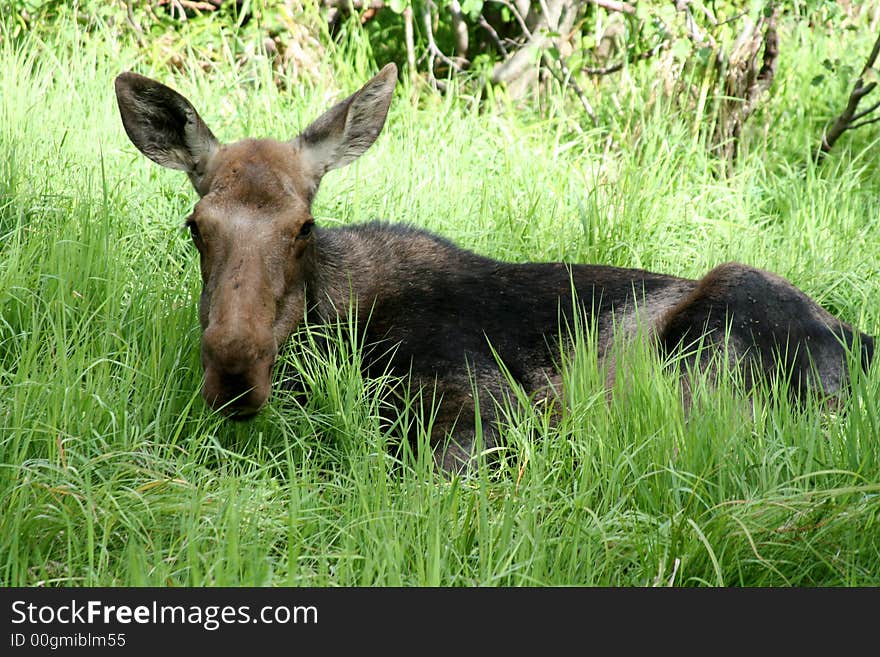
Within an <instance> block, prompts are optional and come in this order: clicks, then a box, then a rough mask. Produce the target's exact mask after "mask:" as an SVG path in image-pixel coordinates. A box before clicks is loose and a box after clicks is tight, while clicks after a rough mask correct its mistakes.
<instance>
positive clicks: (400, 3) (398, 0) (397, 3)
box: [388, 0, 410, 14]
mask: <svg viewBox="0 0 880 657" xmlns="http://www.w3.org/2000/svg"><path fill="white" fill-rule="evenodd" d="M409 3H410V0H391V1H390V2H389V3H388V6H389V7H391V11H393V12H394V13H395V14H402V13H403V10H404V9H406V8H407V7H409Z"/></svg>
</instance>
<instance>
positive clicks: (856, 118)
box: [852, 103, 880, 121]
mask: <svg viewBox="0 0 880 657" xmlns="http://www.w3.org/2000/svg"><path fill="white" fill-rule="evenodd" d="M878 107H880V103H874V104H873V105H871V106H870V107H869V108H868V109H866V110H863V111H861V112H859V113H858V114H856V115H855V116H853V117H852V120H853V121H858V120H859V119H863V118H865V117H866V116H868V114H870V113H871V112H873V111H874V110H876V109H877V108H878Z"/></svg>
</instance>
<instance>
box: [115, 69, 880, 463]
mask: <svg viewBox="0 0 880 657" xmlns="http://www.w3.org/2000/svg"><path fill="white" fill-rule="evenodd" d="M396 79H397V69H396V68H395V66H394V65H393V64H389V65H388V66H386V67H385V68H383V69H382V71H381V72H380V73H379V74H378V75H376V77H374V78H373V79H372V80H370V81H369V82H367V83H366V84H365V85H364V86H363V88H361V89H360V90H359V91H358V92H357V93H355V94H353V95H352V96H350V97H349V98H347V99H345V100H343V101H342V102H340V103H339V104H337V105H336V106H334V107H333V108H331V109H330V110H328V111H327V112H326V113H324V114H323V115H322V116H321V117H319V118H318V119H317V120H316V121H315V122H314V123H312V124H311V125H309V126H308V127H307V128H306V129H305V130H304V131H303V132H302V133H301V134H300V135H299V136H297V137H296V138H295V139H292V140H290V141H275V140H272V139H245V140H242V141H238V142H235V143H232V144H226V145H223V144H220V143H219V142H218V141H217V139H216V138H215V137H214V135H213V134H212V133H211V131H210V130H209V129H208V127H207V126H206V125H205V123H204V122H203V121H202V119H201V118H200V116H199V114H198V113H197V112H196V110H195V109H194V107H193V106H192V105H191V104H190V103H189V101H187V100H186V99H185V98H184V97H183V96H181V95H180V94H178V93H177V92H175V91H173V90H171V89H169V88H168V87H166V86H164V85H162V84H160V83H158V82H155V81H153V80H150V79H149V78H145V77H143V76H140V75H137V74H135V73H130V72H128V73H122V74H121V75H119V76H118V77H117V78H116V94H117V99H118V102H119V109H120V112H121V115H122V122H123V125H124V127H125V131H126V132H127V133H128V136H129V138H130V139H131V141H132V142H133V143H134V145H135V146H136V147H137V148H138V149H140V151H142V152H143V153H144V155H146V156H147V157H149V158H150V159H152V160H153V161H155V162H157V163H159V164H161V165H163V166H166V167H171V168H173V169H180V170H182V171H185V172H186V174H187V175H188V176H189V179H190V180H191V181H192V184H193V186H194V187H195V189H196V191H197V192H198V194H199V196H200V200H199V201H198V203H196V205H195V209H194V210H193V213H192V215H191V216H190V217H189V218H188V219H187V225H188V226H189V228H190V231H191V233H192V240H193V242H194V243H195V246H196V248H197V249H198V251H199V256H200V260H201V273H202V281H203V288H202V293H201V298H200V300H199V320H200V322H201V326H202V330H203V334H202V347H201V358H202V365H203V367H204V374H205V379H204V386H203V389H202V395H203V396H204V398H205V400H206V402H207V403H208V404H209V405H210V406H211V407H213V408H215V409H222V410H223V411H224V412H226V413H227V414H229V415H233V416H238V417H246V416H250V415H252V414H254V413H256V412H257V411H259V410H260V408H261V407H262V406H263V405H264V404H265V403H266V400H267V399H268V397H269V391H270V385H271V381H272V370H273V365H274V363H275V359H276V356H277V354H278V350H279V347H280V346H281V345H282V344H283V343H284V342H285V340H286V339H287V338H288V337H289V336H290V334H291V332H293V331H294V329H296V328H297V327H298V326H299V325H300V324H301V323H302V322H303V319H304V316H305V315H306V313H307V312H308V318H309V321H315V318H317V320H318V321H321V322H333V321H335V320H337V319H338V318H339V317H340V316H342V317H344V316H346V314H347V313H348V311H349V309H350V308H351V304H352V303H354V304H356V305H357V307H359V308H360V309H361V311H360V312H359V313H358V315H357V316H358V317H359V318H361V320H360V321H361V323H362V325H361V326H360V327H359V329H360V330H361V331H363V336H364V338H365V341H366V344H368V345H373V346H374V347H375V348H374V349H372V350H368V351H367V352H366V353H365V355H364V357H363V361H364V362H363V367H364V369H365V371H366V374H367V375H368V376H369V375H371V374H375V373H381V372H385V371H390V372H391V373H392V374H397V375H400V376H401V377H404V378H405V379H406V380H408V381H409V382H410V384H411V386H412V388H413V389H425V390H430V391H431V393H432V396H435V398H436V399H437V400H439V401H438V402H437V403H438V407H437V409H436V412H437V416H436V419H435V422H434V425H433V429H432V434H431V437H432V444H433V447H434V450H435V458H436V459H437V461H438V462H439V463H440V464H441V465H442V466H443V467H445V468H447V469H456V468H458V467H460V465H461V463H464V462H466V461H468V459H469V457H470V455H471V451H472V448H473V445H474V440H475V433H476V432H475V426H476V422H475V409H476V404H475V401H474V395H473V391H474V390H477V391H478V395H477V401H478V402H479V413H480V416H481V419H482V422H481V425H482V429H483V439H482V441H483V442H482V444H483V446H484V447H487V446H491V445H492V444H493V443H494V441H495V440H496V438H497V435H496V430H495V426H494V419H495V416H494V412H495V411H494V404H493V399H496V398H500V397H503V395H504V394H505V389H506V386H507V383H506V379H505V377H504V376H503V375H502V373H501V371H500V369H499V367H498V364H497V363H498V359H500V361H501V362H503V364H504V365H505V367H506V368H507V370H508V372H509V374H510V376H511V377H512V378H513V379H515V380H516V381H517V382H518V384H520V385H521V386H522V387H523V388H524V389H525V391H526V392H528V393H530V394H535V395H540V394H542V391H543V392H544V393H546V391H547V390H550V389H552V388H553V385H554V384H557V383H558V382H559V373H558V372H557V371H556V370H555V369H554V368H555V367H556V365H555V364H556V363H558V362H559V358H558V357H559V354H558V347H559V340H558V336H559V335H560V328H561V327H560V321H564V322H567V321H570V320H571V319H572V318H573V316H574V314H575V313H580V314H581V316H582V317H583V318H584V319H585V321H588V322H593V324H592V328H593V329H594V331H595V333H596V335H597V336H598V347H599V353H600V356H601V355H602V354H603V353H604V351H605V350H606V349H607V348H608V346H609V345H610V343H611V340H612V334H613V333H614V331H623V332H628V333H633V332H634V331H635V330H636V326H637V324H639V323H641V325H642V326H647V327H648V328H649V329H650V334H651V336H652V338H651V339H652V340H653V341H654V343H655V344H656V345H657V346H658V348H659V349H660V350H661V351H662V352H667V353H671V352H674V351H676V350H680V349H682V348H686V347H688V346H689V345H693V344H694V343H695V342H696V341H697V340H702V341H703V343H704V346H708V349H704V350H703V351H702V352H701V353H703V354H706V353H711V352H712V351H716V352H717V351H718V350H719V349H721V348H722V346H723V348H725V349H727V352H726V353H727V355H728V356H727V357H729V358H731V359H732V360H733V361H735V362H736V363H737V364H739V365H743V366H744V371H745V372H746V375H747V378H754V377H756V376H758V377H759V376H762V375H768V374H769V375H772V373H773V372H775V371H779V370H784V371H785V372H786V373H787V374H788V375H789V376H790V377H791V381H792V389H793V390H794V391H795V394H796V395H802V394H803V393H804V392H805V391H806V390H807V389H809V388H813V389H816V390H818V391H820V392H822V393H826V394H829V395H833V394H835V393H836V392H838V391H839V390H840V389H841V388H842V387H844V386H845V385H846V382H847V380H848V372H847V369H846V363H847V359H846V353H847V351H848V350H851V349H856V350H859V351H857V353H858V354H859V355H860V358H861V361H862V363H863V364H867V363H868V362H869V361H870V359H871V357H872V355H873V349H874V342H873V339H872V338H871V337H869V336H867V335H865V334H862V333H859V332H857V331H854V330H853V329H852V328H851V327H850V326H848V325H847V324H844V323H843V322H841V321H839V320H837V319H836V318H834V317H833V316H831V315H830V314H829V313H827V312H826V311H824V310H823V309H822V308H820V307H819V306H818V305H817V304H816V303H814V302H813V301H812V300H811V299H809V298H808V297H807V296H806V295H805V294H803V293H802V292H800V291H799V290H798V289H796V288H795V287H793V286H792V285H791V284H789V283H788V282H787V281H785V280H783V279H782V278H779V277H778V276H775V275H773V274H770V273H767V272H764V271H761V270H759V269H755V268H753V267H748V266H745V265H740V264H734V263H729V264H724V265H721V266H719V267H717V268H715V269H713V270H712V271H710V272H709V273H708V274H706V275H705V276H704V277H703V278H702V279H700V280H688V279H683V278H677V277H674V276H668V275H664V274H655V273H651V272H647V271H641V270H636V269H620V268H615V267H605V266H601V265H568V264H561V263H536V264H511V263H504V262H498V261H495V260H492V259H489V258H485V257H482V256H479V255H476V254H474V253H471V252H469V251H466V250H463V249H461V248H458V247H456V246H455V245H453V244H452V243H451V242H449V241H447V240H445V239H443V238H441V237H437V236H435V235H432V234H430V233H427V232H424V231H421V230H416V229H414V228H404V227H401V226H392V225H386V224H381V223H367V224H360V225H352V226H347V227H343V228H337V229H332V230H330V229H326V230H325V229H320V228H318V227H317V226H315V225H314V224H315V222H314V220H313V218H312V215H311V204H312V199H313V198H314V196H315V192H316V191H317V189H318V185H319V184H320V182H321V178H322V176H323V175H324V174H325V173H326V172H327V171H328V170H330V169H333V168H336V167H341V166H344V165H346V164H348V163H349V162H351V161H352V160H354V159H355V158H356V157H358V156H359V155H361V154H362V153H363V152H364V151H366V150H367V149H368V148H369V147H370V145H371V144H372V143H373V142H374V141H375V139H376V138H377V136H378V135H379V132H380V131H381V129H382V126H383V124H384V122H385V118H386V115H387V113H388V107H389V104H390V102H391V96H392V92H393V89H394V84H395V82H396ZM637 315H638V321H636V316H637ZM367 318H369V319H368V321H367ZM554 347H555V350H556V351H557V353H554ZM698 364H699V363H698ZM435 393H436V394H435Z"/></svg>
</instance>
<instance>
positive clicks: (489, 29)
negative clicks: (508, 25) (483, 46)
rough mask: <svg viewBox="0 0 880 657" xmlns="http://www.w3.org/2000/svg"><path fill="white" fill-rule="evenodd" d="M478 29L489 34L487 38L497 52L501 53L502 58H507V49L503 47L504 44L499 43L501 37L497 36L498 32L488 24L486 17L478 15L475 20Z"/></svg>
mask: <svg viewBox="0 0 880 657" xmlns="http://www.w3.org/2000/svg"><path fill="white" fill-rule="evenodd" d="M477 22H478V23H479V25H480V27H482V28H483V29H484V30H486V31H487V32H488V33H489V38H491V39H492V42H493V43H494V44H495V47H496V48H498V52H500V53H501V56H502V57H507V48H505V47H504V43H503V42H502V41H501V37H500V36H498V32H496V31H495V28H494V27H492V26H491V25H490V24H489V21H487V20H486V17H485V16H483V14H480V17H479V18H478V19H477Z"/></svg>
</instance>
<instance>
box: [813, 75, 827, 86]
mask: <svg viewBox="0 0 880 657" xmlns="http://www.w3.org/2000/svg"><path fill="white" fill-rule="evenodd" d="M824 80H825V76H824V75H817V76H815V77H814V78H813V79H812V80H810V86H812V87H817V86H819V85H820V84H822V82H824Z"/></svg>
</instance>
